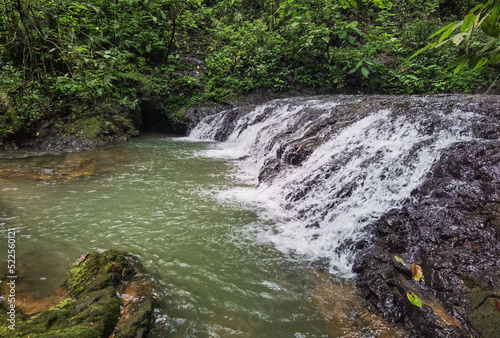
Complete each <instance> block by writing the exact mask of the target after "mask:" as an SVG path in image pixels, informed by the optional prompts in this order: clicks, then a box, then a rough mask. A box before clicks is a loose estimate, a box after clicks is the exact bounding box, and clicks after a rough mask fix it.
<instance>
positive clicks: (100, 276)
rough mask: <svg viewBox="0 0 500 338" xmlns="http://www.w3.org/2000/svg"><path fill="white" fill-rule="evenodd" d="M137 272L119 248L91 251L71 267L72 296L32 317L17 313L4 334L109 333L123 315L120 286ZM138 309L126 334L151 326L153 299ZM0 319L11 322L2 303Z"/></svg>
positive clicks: (137, 305)
mask: <svg viewBox="0 0 500 338" xmlns="http://www.w3.org/2000/svg"><path fill="white" fill-rule="evenodd" d="M133 274H135V269H134V268H133V267H132V266H131V264H130V263H129V262H128V261H127V259H126V258H125V256H124V255H123V254H121V253H120V252H118V251H116V250H108V251H106V252H104V253H96V252H93V253H90V254H89V255H88V256H87V258H86V259H85V260H84V261H83V262H81V263H80V264H79V265H76V266H75V267H74V268H73V269H72V270H71V271H70V277H69V279H68V281H67V285H68V286H69V288H70V290H71V292H72V293H73V295H74V297H72V299H71V301H70V302H64V303H63V304H61V305H60V306H56V307H54V308H52V309H50V310H48V311H44V312H42V313H39V314H37V315H34V316H31V317H25V316H23V315H22V314H21V313H16V327H15V328H16V330H15V331H13V330H10V329H9V328H8V327H7V325H2V326H0V337H32V338H35V337H44V338H49V337H57V338H59V337H61V338H62V337H68V338H73V337H85V338H94V337H95V338H97V337H108V336H109V335H110V334H111V333H112V332H113V330H114V329H115V326H116V324H117V322H118V319H119V318H120V301H119V299H118V297H117V296H116V286H117V285H118V284H119V283H121V282H123V281H124V280H125V279H126V278H128V277H130V276H131V275H133ZM134 306H135V311H133V312H132V314H131V316H130V318H129V319H128V320H127V322H126V325H124V326H125V330H122V329H120V332H121V334H120V336H122V337H136V336H137V333H138V332H140V336H142V334H143V333H145V332H147V331H148V329H149V324H150V323H149V321H150V318H151V314H152V311H153V301H152V299H148V298H144V299H141V300H140V301H138V302H137V303H135V304H134ZM0 321H2V322H3V323H6V322H7V311H6V310H5V308H2V304H1V303H0Z"/></svg>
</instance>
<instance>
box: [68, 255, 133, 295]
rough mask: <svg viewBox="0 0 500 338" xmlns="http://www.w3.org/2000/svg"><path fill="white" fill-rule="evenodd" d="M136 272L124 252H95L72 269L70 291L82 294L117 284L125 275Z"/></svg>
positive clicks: (74, 293)
mask: <svg viewBox="0 0 500 338" xmlns="http://www.w3.org/2000/svg"><path fill="white" fill-rule="evenodd" d="M133 274H135V270H134V268H133V267H132V266H131V265H130V264H129V263H128V261H127V260H126V259H125V257H124V256H123V254H121V253H120V252H118V251H116V250H108V251H106V252H104V253H102V254H98V253H96V252H93V253H91V254H89V256H88V257H87V258H86V259H85V260H84V261H83V262H82V263H81V264H80V265H78V266H75V267H74V268H73V269H72V270H71V271H70V277H69V278H68V287H69V291H70V293H72V294H73V295H75V296H82V295H85V294H86V293H89V292H93V291H96V290H100V289H103V288H106V287H108V286H112V285H117V284H118V283H119V282H120V281H121V280H122V279H123V278H124V277H125V276H130V275H133Z"/></svg>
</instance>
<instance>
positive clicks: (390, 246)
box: [353, 135, 500, 338]
mask: <svg viewBox="0 0 500 338" xmlns="http://www.w3.org/2000/svg"><path fill="white" fill-rule="evenodd" d="M411 195H412V196H411V198H410V199H409V200H408V202H407V203H405V205H404V206H403V207H402V208H398V209H394V210H392V211H390V212H389V213H388V214H386V215H384V216H383V217H382V218H381V219H380V220H379V221H378V222H376V223H374V224H373V225H371V226H370V233H371V234H372V239H371V240H370V241H369V243H367V244H364V245H363V246H365V247H366V248H365V249H363V250H361V252H360V253H359V254H358V255H357V258H356V262H355V265H354V267H353V271H354V272H356V273H357V274H358V275H357V285H358V287H359V288H360V290H361V292H362V293H363V295H364V296H365V298H366V299H368V300H369V302H370V303H371V304H372V306H373V307H375V308H376V309H378V310H379V311H380V312H381V313H382V314H383V315H384V317H385V318H386V319H388V320H390V321H392V322H403V323H404V324H405V326H406V327H407V328H408V329H410V330H411V331H412V332H413V333H414V334H415V335H418V336H422V337H454V338H455V337H472V336H473V337H498V328H499V327H500V271H499V269H498V262H500V203H499V202H500V200H499V196H500V142H499V141H498V139H497V135H495V137H494V138H493V137H492V139H491V142H488V143H486V144H484V143H482V144H481V143H477V142H470V143H462V144H458V145H456V146H453V147H452V148H450V149H448V150H446V151H445V152H444V154H443V156H442V158H441V160H440V161H439V162H438V163H436V164H435V165H434V166H433V168H432V170H431V172H430V173H429V174H428V177H427V180H426V181H425V183H424V184H423V185H421V186H420V187H419V188H418V189H415V190H414V191H413V192H412V194H411ZM396 256H397V257H400V258H401V259H402V260H403V261H404V262H405V263H406V266H404V265H403V264H402V263H400V262H398V261H397V260H396V259H395V257H396ZM410 263H415V264H418V265H420V266H421V267H422V271H423V277H422V279H421V280H420V281H418V282H417V281H415V280H414V279H413V278H412V273H411V268H410ZM408 291H410V292H414V293H415V294H416V295H417V296H418V297H419V298H420V299H421V300H422V303H423V305H422V306H421V307H417V306H414V305H412V304H411V303H410V302H409V301H408V299H407V297H406V295H407V292H408Z"/></svg>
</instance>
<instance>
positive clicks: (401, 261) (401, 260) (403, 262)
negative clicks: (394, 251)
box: [394, 256, 406, 268]
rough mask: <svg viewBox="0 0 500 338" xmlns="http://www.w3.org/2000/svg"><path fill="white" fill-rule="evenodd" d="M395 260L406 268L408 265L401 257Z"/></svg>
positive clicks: (395, 257)
mask: <svg viewBox="0 0 500 338" xmlns="http://www.w3.org/2000/svg"><path fill="white" fill-rule="evenodd" d="M394 259H395V260H396V261H397V262H399V263H401V264H403V266H404V267H405V268H406V263H405V261H404V260H403V259H402V258H401V257H399V256H394Z"/></svg>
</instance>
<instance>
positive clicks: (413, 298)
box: [406, 291, 422, 307]
mask: <svg viewBox="0 0 500 338" xmlns="http://www.w3.org/2000/svg"><path fill="white" fill-rule="evenodd" d="M406 297H408V300H409V301H410V303H412V304H413V305H415V306H418V307H422V301H421V300H420V298H418V296H417V295H416V294H414V293H413V292H411V291H407V292H406Z"/></svg>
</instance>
